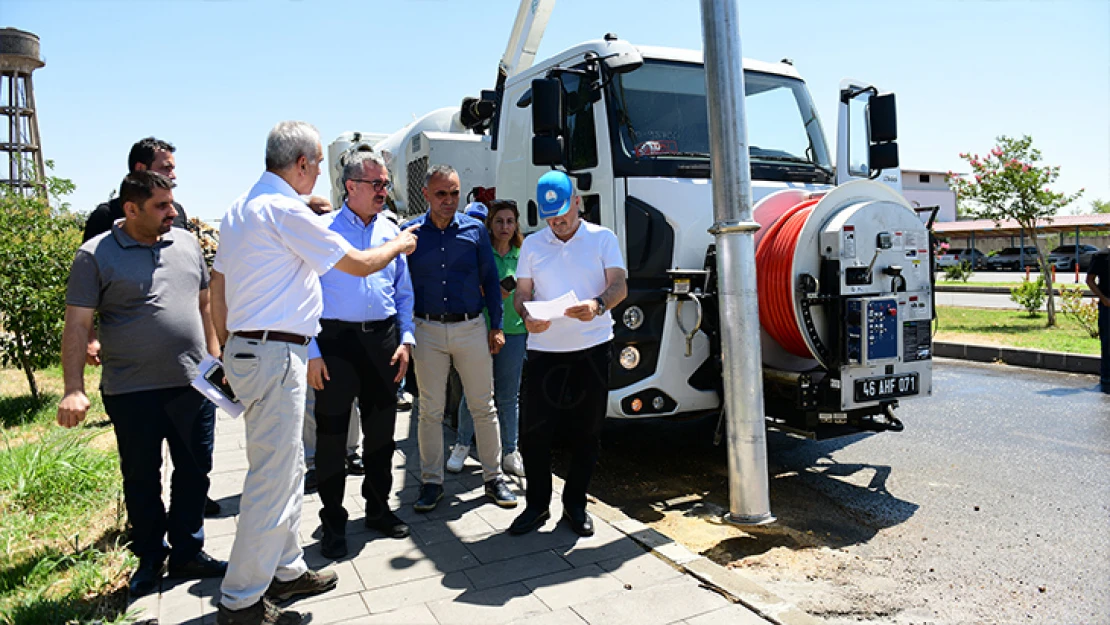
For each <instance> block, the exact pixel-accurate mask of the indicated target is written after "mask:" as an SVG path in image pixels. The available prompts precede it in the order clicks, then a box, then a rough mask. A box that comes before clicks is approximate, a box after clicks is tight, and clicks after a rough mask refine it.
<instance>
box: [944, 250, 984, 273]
mask: <svg viewBox="0 0 1110 625" xmlns="http://www.w3.org/2000/svg"><path fill="white" fill-rule="evenodd" d="M986 262H987V255H986V254H984V253H982V252H980V251H979V250H977V249H975V248H972V247H952V248H949V249H948V251H946V252H945V253H943V254H940V255H938V256H937V267H952V266H953V265H959V264H960V263H970V264H971V268H972V269H982V268H983V266H984V265H985V264H986Z"/></svg>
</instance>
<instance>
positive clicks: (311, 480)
mask: <svg viewBox="0 0 1110 625" xmlns="http://www.w3.org/2000/svg"><path fill="white" fill-rule="evenodd" d="M319 485H320V484H319V483H318V482H317V481H316V469H309V470H307V471H305V472H304V494H306V495H311V494H312V493H315V492H316V487H318V486H319Z"/></svg>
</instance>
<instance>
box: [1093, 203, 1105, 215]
mask: <svg viewBox="0 0 1110 625" xmlns="http://www.w3.org/2000/svg"><path fill="white" fill-rule="evenodd" d="M1091 212H1092V213H1094V214H1096V215H1098V214H1102V215H1105V214H1107V213H1110V201H1108V200H1091Z"/></svg>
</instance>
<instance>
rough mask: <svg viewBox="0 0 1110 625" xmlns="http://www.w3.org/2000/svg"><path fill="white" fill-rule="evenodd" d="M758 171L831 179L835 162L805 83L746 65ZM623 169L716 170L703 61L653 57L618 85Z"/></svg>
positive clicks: (648, 172) (760, 175)
mask: <svg viewBox="0 0 1110 625" xmlns="http://www.w3.org/2000/svg"><path fill="white" fill-rule="evenodd" d="M744 82H745V93H746V100H745V111H746V114H747V125H748V145H749V155H750V159H751V168H752V178H753V179H755V180H774V181H786V182H813V183H831V182H832V181H833V174H832V168H831V167H830V165H829V156H828V150H827V149H826V147H825V140H824V135H823V133H822V131H821V124H820V122H819V121H818V119H817V111H816V109H815V108H814V106H813V103H812V102H811V101H810V99H809V92H808V91H807V90H806V87H805V83H803V82H802V81H801V80H798V79H795V78H789V77H786V76H779V75H775V74H766V73H762V72H756V71H745V72H744ZM610 97H611V101H612V103H613V106H612V107H610V111H611V113H612V116H613V119H612V122H611V123H610V127H611V128H612V129H613V132H614V134H615V136H614V138H613V144H614V150H613V157H614V168H615V170H616V171H617V173H618V175H625V176H668V177H687V178H691V177H693V178H702V177H708V176H709V120H708V113H707V111H706V105H705V70H704V68H703V67H702V66H701V65H694V64H690V63H678V62H670V61H659V60H648V61H647V62H645V63H644V66H643V67H641V68H640V69H638V70H636V71H634V72H630V73H628V74H623V75H620V76H617V77H616V78H615V79H614V81H613V83H612V86H611V91H610Z"/></svg>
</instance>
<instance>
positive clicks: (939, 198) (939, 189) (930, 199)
mask: <svg viewBox="0 0 1110 625" xmlns="http://www.w3.org/2000/svg"><path fill="white" fill-rule="evenodd" d="M946 176H947V172H943V171H927V170H924V169H903V170H902V195H904V196H905V197H906V200H907V201H909V203H910V204H911V205H912V206H913V207H915V208H917V207H920V206H940V211H939V212H938V213H937V221H938V222H941V221H956V191H955V190H953V189H952V188H951V187H949V186H948V181H947V180H946V179H945V178H946Z"/></svg>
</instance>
